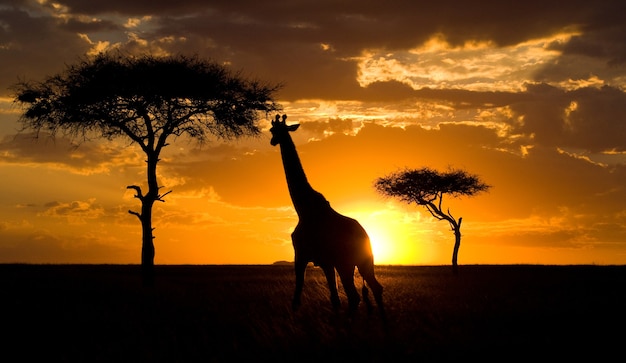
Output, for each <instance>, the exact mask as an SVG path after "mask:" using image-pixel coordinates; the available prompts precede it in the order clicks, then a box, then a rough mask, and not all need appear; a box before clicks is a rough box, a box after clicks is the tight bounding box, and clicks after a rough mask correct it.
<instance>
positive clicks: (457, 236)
mask: <svg viewBox="0 0 626 363" xmlns="http://www.w3.org/2000/svg"><path fill="white" fill-rule="evenodd" d="M461 222H463V218H459V221H458V222H457V223H453V224H452V223H451V224H452V229H453V230H454V249H453V251H452V273H453V274H455V275H457V274H458V273H459V265H458V258H459V248H460V247H461Z"/></svg>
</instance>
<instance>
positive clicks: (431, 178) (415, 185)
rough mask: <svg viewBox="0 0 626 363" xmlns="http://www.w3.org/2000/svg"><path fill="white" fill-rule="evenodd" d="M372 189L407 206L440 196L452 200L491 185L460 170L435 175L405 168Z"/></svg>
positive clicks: (378, 180)
mask: <svg viewBox="0 0 626 363" xmlns="http://www.w3.org/2000/svg"><path fill="white" fill-rule="evenodd" d="M375 188H376V190H378V191H379V192H380V193H381V194H383V195H386V196H389V197H395V198H398V199H400V200H401V201H403V202H406V203H415V204H418V205H428V204H429V203H432V202H433V201H435V200H437V199H438V198H441V196H442V195H443V194H448V195H450V196H452V197H460V196H472V195H475V194H477V193H480V192H484V191H487V190H488V189H489V188H491V186H490V185H488V184H486V183H484V182H483V181H482V180H481V179H480V177H478V176H477V175H473V174H470V173H468V172H466V171H464V170H461V169H450V170H448V171H446V172H438V171H436V170H433V169H431V168H427V167H424V168H421V169H404V170H400V171H397V172H394V173H392V174H390V175H388V176H385V177H382V178H379V179H377V180H376V182H375Z"/></svg>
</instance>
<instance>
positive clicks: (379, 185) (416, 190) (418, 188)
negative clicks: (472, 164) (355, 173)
mask: <svg viewBox="0 0 626 363" xmlns="http://www.w3.org/2000/svg"><path fill="white" fill-rule="evenodd" d="M374 187H375V188H376V190H377V191H378V192H379V193H381V194H383V195H384V196H388V197H395V198H398V199H399V200H401V201H403V202H406V203H409V204H411V203H415V204H417V205H423V206H425V207H426V209H427V210H428V212H430V214H431V215H432V216H433V217H435V218H436V219H438V220H446V221H448V223H449V224H450V228H451V229H452V231H453V232H454V250H453V252H452V271H453V273H454V274H457V273H458V263H457V260H458V255H459V248H460V247H461V223H462V222H463V218H462V217H459V219H458V220H457V219H456V218H455V217H454V216H453V215H452V213H450V208H448V209H447V211H445V212H444V210H443V207H442V204H443V197H444V195H449V196H451V197H460V196H473V195H475V194H477V193H480V192H484V191H487V190H489V188H491V186H490V185H487V184H485V183H484V182H483V181H482V180H481V179H480V178H479V177H478V176H477V175H473V174H469V173H468V172H466V171H464V170H460V169H450V170H448V171H446V172H438V171H436V170H433V169H430V168H421V169H404V170H400V171H397V172H395V173H392V174H390V175H388V176H385V177H381V178H378V179H376V181H375V182H374Z"/></svg>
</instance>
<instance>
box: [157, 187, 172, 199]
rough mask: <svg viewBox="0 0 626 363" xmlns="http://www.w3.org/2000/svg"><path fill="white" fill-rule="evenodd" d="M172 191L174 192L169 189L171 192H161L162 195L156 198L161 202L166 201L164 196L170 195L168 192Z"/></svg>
mask: <svg viewBox="0 0 626 363" xmlns="http://www.w3.org/2000/svg"><path fill="white" fill-rule="evenodd" d="M171 192H172V191H171V190H170V191H169V192H167V193H164V194H161V195H159V196H157V199H156V200H158V201H159V202H165V201H164V200H163V197H164V196H166V195H168V194H170V193H171Z"/></svg>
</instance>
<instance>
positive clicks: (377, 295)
mask: <svg viewBox="0 0 626 363" xmlns="http://www.w3.org/2000/svg"><path fill="white" fill-rule="evenodd" d="M358 268H359V273H360V274H361V276H363V279H364V280H365V281H366V282H367V285H368V286H369V287H370V289H372V293H373V294H374V299H375V300H376V305H377V306H378V310H379V311H380V314H381V316H382V317H383V319H384V318H385V307H384V304H383V285H381V284H380V283H379V282H378V280H376V276H375V275H374V263H373V262H372V261H368V262H367V263H363V264H361V265H359V266H358ZM363 290H364V291H363V292H364V293H365V290H366V288H365V286H363Z"/></svg>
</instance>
